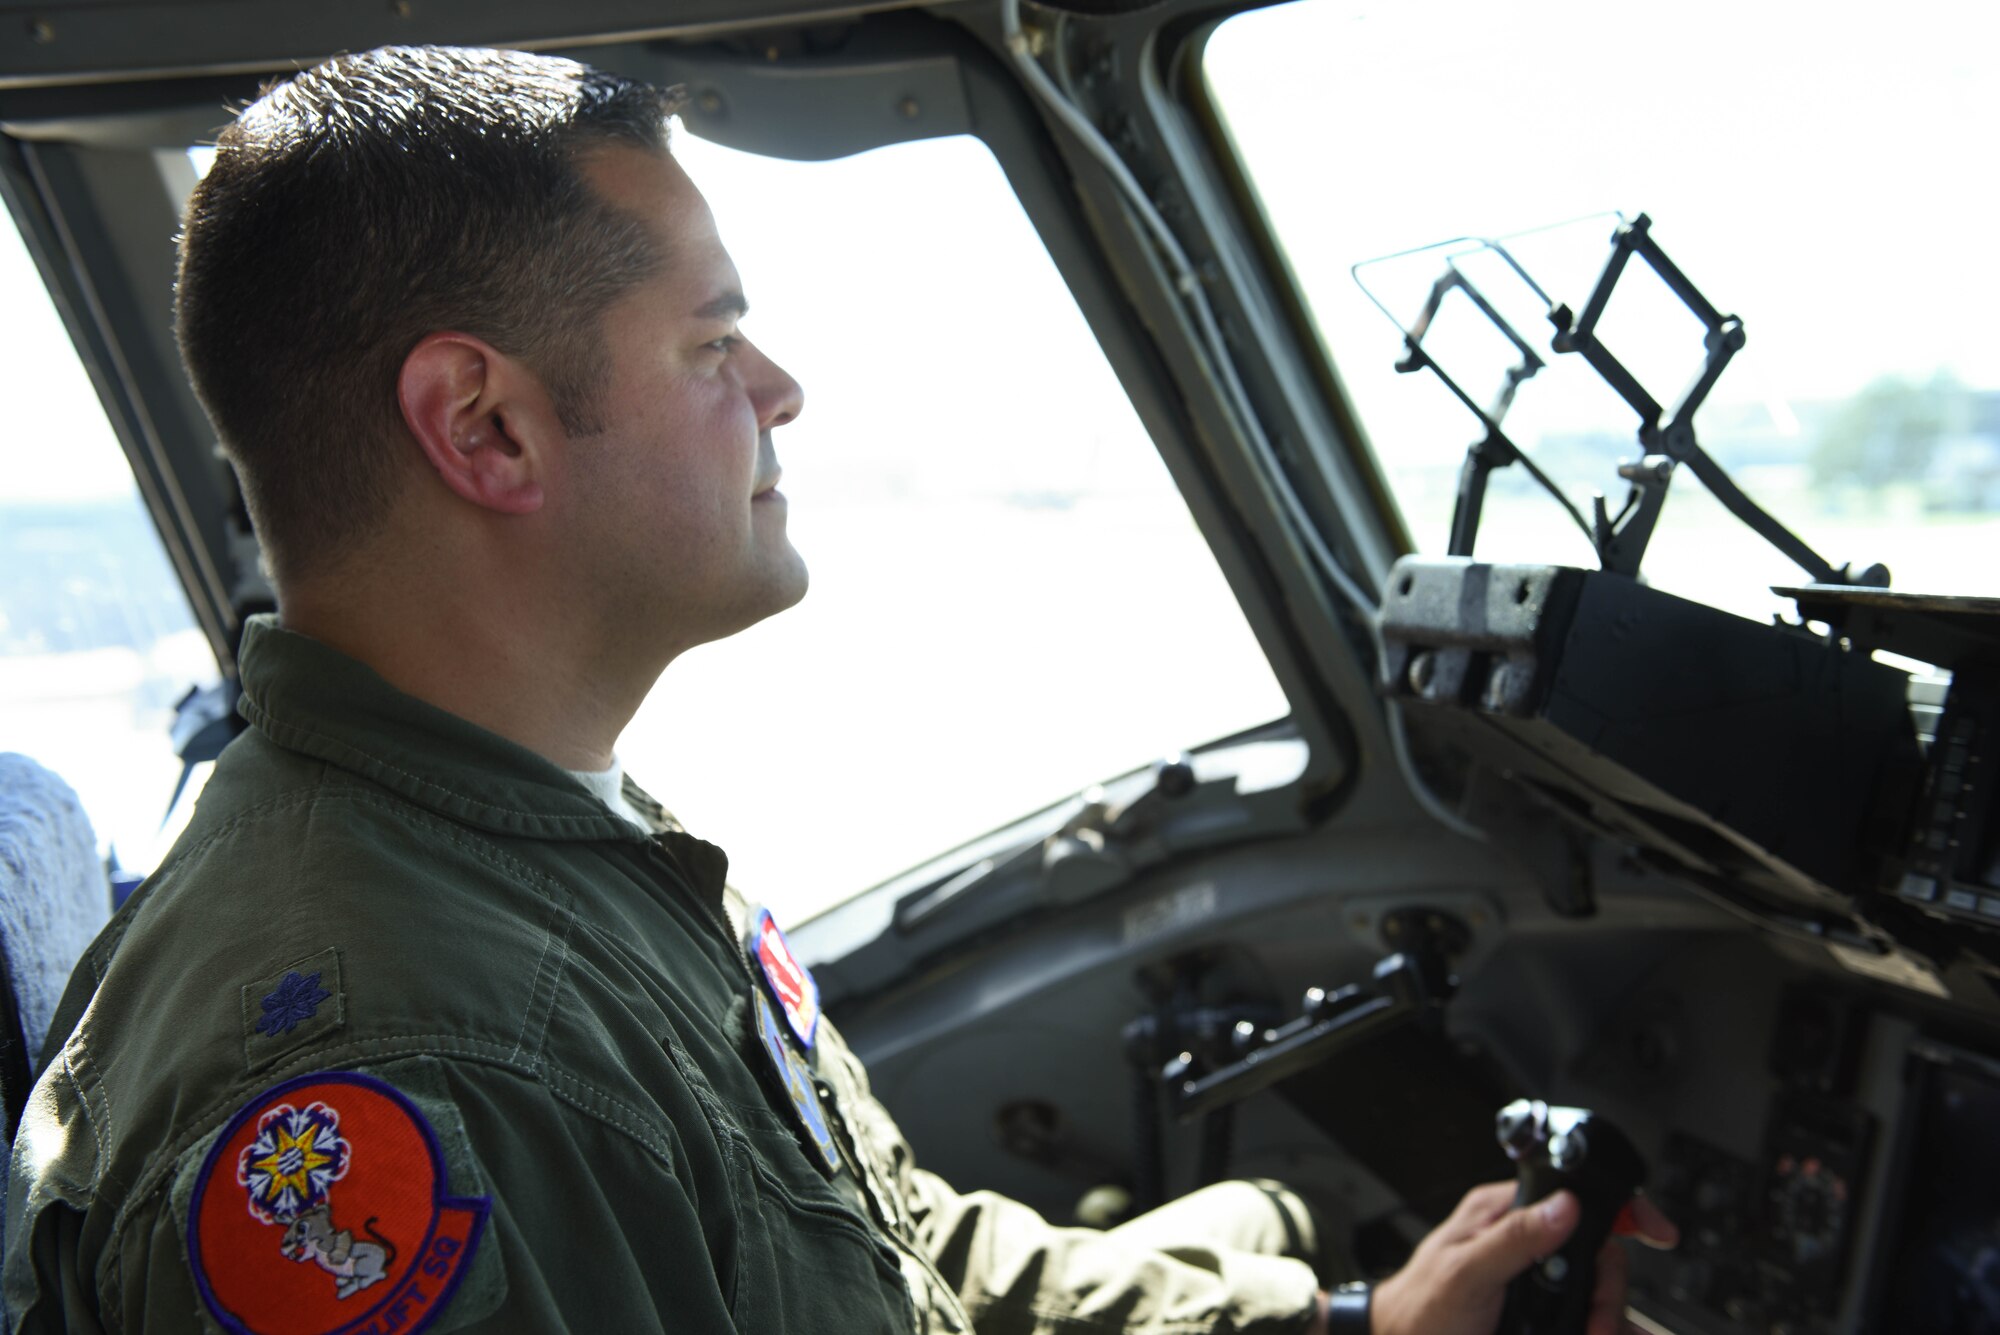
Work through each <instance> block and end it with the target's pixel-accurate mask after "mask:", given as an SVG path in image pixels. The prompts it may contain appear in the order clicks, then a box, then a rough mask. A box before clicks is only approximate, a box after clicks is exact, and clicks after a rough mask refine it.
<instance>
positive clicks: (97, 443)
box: [0, 223, 216, 872]
mask: <svg viewBox="0 0 2000 1335" xmlns="http://www.w3.org/2000/svg"><path fill="white" fill-rule="evenodd" d="M0 311H4V312H6V317H5V318H4V319H0V470H4V475H5V477H6V479H7V480H6V484H5V486H4V487H0V751H17V752H20V753H22V754H24V755H27V756H31V757H33V758H34V759H35V760H37V761H39V762H40V763H41V764H43V765H45V766H47V767H48V768H49V769H51V770H54V771H55V772H56V773H57V774H59V775H61V776H62V777H63V778H64V779H65V780H66V781H67V782H68V783H69V785H70V786H71V787H72V788H74V789H75V790H76V792H77V795H78V797H80V798H81V799H82V801H83V805H84V809H85V810H86V812H87V813H88V814H89V816H90V819H91V824H92V826H93V827H94V828H95V830H96V832H97V837H98V843H99V846H100V851H101V852H104V853H107V854H109V853H112V852H115V853H116V854H117V857H118V859H119V862H120V864H121V865H122V866H123V867H125V868H126V869H128V870H131V871H138V872H143V871H147V870H150V869H151V868H152V865H153V864H154V862H156V861H157V860H158V857H159V855H160V854H161V853H163V852H165V848H166V843H167V842H168V841H167V840H166V839H165V838H164V837H163V836H164V834H166V833H168V832H165V831H163V830H162V828H161V823H162V820H163V818H164V817H165V816H166V814H167V802H168V798H169V797H170V796H171V795H172V793H173V791H174V787H175V784H176V781H177V780H178V779H179V777H180V773H181V762H180V761H179V759H178V758H177V757H176V756H175V754H174V747H173V742H172V740H171V738H170V736H169V729H170V727H171V724H172V722H173V717H174V708H173V707H174V704H175V702H176V701H177V700H179V699H180V697H181V696H183V695H184V694H186V692H187V690H188V688H189V687H191V686H196V685H205V684H208V683H211V682H213V681H214V680H215V679H216V666H215V657H214V655H213V654H212V653H211V652H210V650H209V647H208V641H207V639H206V638H205V637H204V636H203V635H202V633H201V631H200V630H199V629H197V628H196V626H195V623H194V619H193V617H192V615H191V614H190V612H189V610H188V604H187V597H186V595H185V594H184V593H183V592H182V590H181V586H180V584H179V582H178V581H177V580H176V579H175V577H174V574H173V571H172V569H171V568H170V567H169V565H168V563H167V559H166V555H165V553H164V552H163V551H162V550H161V548H160V539H159V536H158V534H157V533H156V532H155V530H154V528H153V525H152V522H151V520H150V519H149V518H148V517H147V515H146V512H145V509H144V507H143V506H141V504H140V501H139V493H138V489H137V487H136V486H135V485H134V483H133V480H132V472H131V469H130V467H129V466H128V465H127V463H126V461H125V455H124V453H123V451H122V450H120V448H119V446H118V442H117V440H116V438H115V437H114V436H113V435H112V433H111V428H110V427H109V425H108V424H107V423H106V422H105V420H104V411H103V409H102V408H101V407H100V406H99V405H98V401H97V396H96V394H95V393H94V392H93V391H92V389H91V385H90V381H89V378H88V377H87V376H86V375H85V374H84V371H83V368H82V366H81V365H80V364H79V363H78V360H77V356H76V353H75V351H74V350H73V348H72V345H71V343H70V340H69V335H68V334H67V333H66V332H65V331H64V329H63V327H62V324H61V322H60V321H59V320H58V318H57V316H56V313H55V310H54V309H53V308H52V307H51V306H50V304H49V298H48V294H47V292H46V291H45V290H44V289H43V287H42V283H41V279H40V277H39V276H38V275H37V274H36V272H35V268H34V265H33V263H32V262H31V261H30V259H29V257H28V254H27V252H26V250H25V249H24V247H23V245H22V243H21V238H20V234H19V233H18V232H16V231H15V229H14V227H13V225H12V224H11V223H5V224H0Z"/></svg>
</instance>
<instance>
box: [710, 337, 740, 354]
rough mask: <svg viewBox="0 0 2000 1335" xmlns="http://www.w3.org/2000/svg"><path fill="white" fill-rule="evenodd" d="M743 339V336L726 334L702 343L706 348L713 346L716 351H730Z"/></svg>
mask: <svg viewBox="0 0 2000 1335" xmlns="http://www.w3.org/2000/svg"><path fill="white" fill-rule="evenodd" d="M742 341H743V340H742V339H741V338H738V337H737V336H736V335H735V334H724V335H723V336H722V337H721V338H716V339H710V340H709V341H708V342H706V343H704V344H702V346H703V347H705V348H711V349H713V350H714V351H716V352H728V351H729V350H730V349H731V348H734V347H735V346H736V345H737V344H738V343H741V342H742Z"/></svg>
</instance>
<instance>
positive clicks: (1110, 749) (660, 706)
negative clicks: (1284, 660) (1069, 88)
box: [186, 129, 1289, 921]
mask: <svg viewBox="0 0 2000 1335" xmlns="http://www.w3.org/2000/svg"><path fill="white" fill-rule="evenodd" d="M673 145H674V150H673V151H674V154H675V156H676V158H677V159H678V160H679V161H680V163H681V165H682V166H683V167H685V168H686V169H687V171H688V174H689V175H690V176H691V177H692V178H693V179H694V182H695V184H696V185H697V186H698V187H699V188H700V189H701V191H702V193H703V195H704V196H705V197H706V198H707V200H708V202H709V206H710V207H711V209H713V211H714V213H715V215H716V221H717V224H718V226H719V228H720V230H721V234H722V239H723V243H724V244H725V245H726V246H727V247H728V248H729V251H730V255H731V258H732V259H734V261H735V263H736V266H737V269H738V270H739V271H740V272H741V274H742V275H743V280H744V294H745V295H746V296H747V297H748V299H749V301H750V304H751V307H752V314H750V315H749V316H748V317H746V318H745V320H744V322H743V325H742V330H743V333H744V334H745V335H746V336H748V337H749V338H751V339H752V340H753V341H755V342H756V344H757V345H758V347H760V348H761V349H762V350H763V351H765V352H766V353H768V354H769V355H770V356H771V357H772V358H773V359H774V360H776V361H777V362H778V363H779V364H780V365H782V366H784V367H785V369H786V370H788V371H790V372H791V373H792V374H793V376H795V377H796V378H797V379H798V380H799V381H800V383H801V384H802V385H803V386H804V390H805V410H804V412H803V413H802V414H801V415H800V417H799V418H798V420H797V421H796V422H794V423H792V424H789V425H787V426H785V427H782V428H780V429H779V430H778V431H777V432H776V434H775V436H774V439H775V441H776V445H777V453H778V459H779V463H780V465H781V466H782V468H783V469H784V480H783V486H782V489H783V491H784V493H785V494H786V496H787V498H788V500H789V516H788V522H789V529H790V532H791V535H792V539H793V542H794V544H795V545H796V546H797V547H798V549H799V551H800V553H801V554H802V555H803V556H804V557H805V560H806V564H807V566H808V567H809V568H810V570H811V574H812V590H811V592H810V593H809V594H808V595H807V597H806V600H805V601H804V603H802V604H801V605H799V606H798V607H796V608H794V609H792V610H791V611H788V612H785V613H783V614H782V615H780V616H777V617H774V618H772V619H771V620H769V621H766V622H764V623H763V624H761V625H759V626H756V627H754V628H752V629H751V630H748V631H745V632H744V633H742V634H740V635H737V636H735V637H734V638H732V639H729V640H725V641H723V642H721V643H718V644H712V645H706V646H703V647H702V648H699V649H696V650H694V651H693V652H692V653H689V654H688V655H686V656H685V657H684V658H682V659H680V660H679V661H677V662H676V663H675V664H674V665H673V666H672V667H670V668H668V670H667V673H666V675H665V676H664V677H663V678H661V681H660V684H659V686H658V687H657V688H655V690H654V691H653V694H652V696H651V697H650V698H649V699H648V701H647V703H646V705H645V707H644V708H643V709H642V710H641V711H640V713H639V715H638V717H637V718H636V719H634V720H633V722H632V725H631V727H630V728H629V729H628V730H627V731H626V733H625V735H624V737H623V739H622V740H621V742H620V744H619V755H620V759H621V760H622V761H623V762H624V763H625V765H626V768H627V770H628V771H629V772H630V773H631V774H633V776H634V777H636V778H637V779H638V780H639V781H640V782H641V783H642V784H644V785H645V786H646V787H647V789H648V790H649V791H650V792H652V793H653V794H654V796H656V797H658V798H659V799H660V800H661V801H662V802H663V803H665V804H666V805H667V806H668V807H670V808H671V809H672V810H673V811H674V814H675V815H676V816H677V817H678V818H679V819H680V820H681V821H682V822H683V823H685V824H686V825H687V826H688V827H689V828H690V829H692V830H695V831H697V832H699V833H700V834H701V835H702V836H703V837H705V838H708V839H711V840H713V841H715V842H716V843H718V844H720V845H722V846H723V847H724V848H725V849H727V850H728V851H729V854H730V863H731V865H730V876H731V879H732V880H733V881H734V882H735V883H736V884H738V885H739V886H741V887H743V888H744V889H745V890H746V891H748V892H750V893H752V894H754V895H756V896H757V897H758V898H760V899H761V900H763V901H764V902H766V903H768V904H770V905H771V907H772V908H773V910H774V911H776V912H778V913H779V914H781V915H782V916H784V917H785V918H786V919H787V920H789V921H797V920H800V919H802V918H804V917H806V916H807V915H809V914H811V913H814V912H816V911H818V910H819V909H822V908H825V907H828V906H830V905H832V904H834V903H836V902H838V901H840V900H842V899H845V898H846V897H848V896H849V895H851V894H853V893H855V892H856V891H859V890H862V889H865V888H867V887H868V886H870V885H872V884H875V883H877V882H879V881H882V880H885V879H887V878H888V877H890V876H892V875H895V874H896V873H898V872H901V871H904V870H906V869H908V868H910V867H912V866H914V865H916V864H918V863H920V862H923V861H925V860H926V859H928V858H930V857H933V856H935V855H936V854H938V853H940V852H942V851H943V850H945V849H947V848H951V847H954V846H956V845H958V844H961V843H964V842H966V841H967V840H970V839H972V838H975V837H976V836H979V835H981V834H984V833H986V832H987V831H989V830H992V829H994V828H996V827H998V826H1000V825H1003V824H1006V823H1008V822H1010V821H1012V820H1014V819H1016V818H1018V817H1020V816H1023V815H1026V814H1028V813H1030V812H1032V811H1036V810H1038V809H1040V808H1043V807H1046V806H1048V805H1050V804H1052V803H1054V802H1057V801H1060V800H1061V799H1063V798H1064V797H1066V796H1068V795H1069V794H1071V793H1074V792H1076V791H1078V790H1079V789H1081V788H1084V787H1087V786H1089V785H1091V784H1093V783H1096V782H1098V781H1100V780H1104V779H1108V778H1110V777H1112V776H1114V775H1117V774H1121V773H1124V772H1126V771H1129V770H1132V769H1136V768H1139V767H1141V766H1144V765H1146V764H1148V763H1150V762H1152V761H1154V760H1157V759H1159V758H1160V757H1162V756H1164V755H1167V754H1170V753H1172V752H1176V751H1180V750H1183V749H1185V748H1188V747H1191V746H1195V745H1198V744H1200V743H1203V742H1207V741H1213V740H1217V739H1220V738H1223V737H1227V736H1231V735H1234V734H1236V733H1239V732H1243V731H1247V730H1249V729H1252V728H1256V727H1259V726H1262V725H1264V724H1268V723H1271V722H1273V721H1274V720H1278V719H1282V718H1283V717H1284V716H1285V715H1286V714H1287V713H1288V712H1289V705H1288V704H1287V702H1286V700H1285V697H1284V694H1283V692H1282V690H1281V689H1280V688H1279V686H1278V684H1277V680H1276V678H1275V677H1274V676H1273V675H1272V673H1271V669H1270V665H1269V663H1268V662H1267V661H1266V660H1265V658H1264V656H1263V653H1262V651H1261V650H1260V649H1259V648H1258V646H1257V643H1256V640H1255V639H1254V637H1253V636H1252V635H1251V633H1250V630H1249V627H1248V626H1247V625H1246V623H1245V621H1244V619H1243V613H1242V610H1241V608H1240V607H1239V606H1238V605H1237V603H1236V600H1235V598H1234V596H1233V595H1232V594H1231V593H1230V591H1229V588H1228V585H1227V584H1226V583H1225V582H1224V581H1223V578H1222V575H1221V572H1220V571H1219V570H1218V569H1217V567H1216V564H1215V560H1214V557H1213V556H1212V555H1211V553H1210V552H1209V549H1208V547H1207V544H1206V543H1205V542H1204V540H1203V539H1202V536H1201V534H1200V532H1199V530H1197V529H1196V527H1195V524H1194V521H1193V519H1192V517H1191V516H1190V515H1189V513H1188V509H1187V505H1186V503H1185V502H1184V501H1183V500H1182V498H1181V496H1180V493H1179V492H1178V491H1177V490H1176V489H1175V487H1174V484H1173V481H1172V479H1171V478H1170V477H1169V475H1168V474H1167V471H1166V469H1165V466H1164V465H1163V464H1162V463H1161V460H1160V456H1159V454H1158V452H1157V451H1156V450H1155V449H1154V447H1153V444H1152V441H1151V440H1150V439H1149V438H1148V436H1147V434H1146V432H1145V429H1144V427H1143V426H1142V424H1141V423H1140V421H1139V419H1138V416H1137V414H1136V413H1135V412H1134V411H1133V408H1132V405H1131V401H1130V400H1129V399H1128V398H1127V397H1126V395H1125V392H1124V390H1123V389H1122V387H1121V386H1120V385H1119V383H1118V380H1117V378H1116V376H1115V375H1114V374H1113V372H1112V370H1111V368H1110V366H1109V365H1108V364H1107V363H1106V361H1105V358H1104V353H1103V351H1102V350H1101V349H1100V348H1099V346H1098V344H1097V342H1096V339H1095V338H1094V337H1093V335H1092V334H1091V332H1090V329H1089V327H1088V326H1087V325H1086V324H1085V322H1084V319H1083V316H1082V313H1081V312H1080V311H1079V310H1078V309H1077V306H1076V303H1075V300H1074V299H1073V298H1072V297H1071V296H1070V294H1069V291H1068V289H1067V288H1066V287H1065V286H1064V285H1063V282H1062V279H1061V276H1060V275H1059V274H1058V273H1057V272H1056V269H1055V266H1054V264H1053V263H1052V262H1051V261H1050V259H1049V257H1048V252H1047V251H1046V250H1045V249H1044V248H1043V246H1042V243H1041V240H1040V238H1039V237H1038V236H1037V235H1036V233H1035V231H1034V228H1033V225H1032V224H1031V223H1030V222H1029V221H1028V218H1027V216H1026V215H1025V214H1024V213H1023V212H1022V210H1021V207H1020V204H1019V202H1018V201H1017V200H1016V198H1015V196H1014V193H1013V190H1012V188H1011V187H1010V186H1009V185H1008V184H1007V181H1006V178H1005V177H1004V176H1003V175H1002V173H1001V171H1000V168H999V165H998V164H997V163H996V162H995V161H994V159H993V157H992V155H991V153H990V152H989V151H988V150H987V149H986V148H985V146H984V145H982V144H980V143H979V142H978V141H977V140H975V139H971V138H964V137H959V138H949V139H933V140H925V141H920V142H915V143H906V144H899V145H894V146H891V147H887V148H882V149H877V150H875V151H873V152H869V153H863V154H860V155H857V156H854V157H850V158H845V159H840V160H837V161H832V162H816V163H801V162H790V161H781V160H778V159H773V158H766V157H762V156H758V155H755V154H749V153H741V152H736V151H733V150H730V149H727V148H722V147H719V146H717V145H715V144H713V143H710V142H707V141H705V140H702V139H699V138H696V137H695V136H694V135H692V134H689V133H686V132H684V131H681V130H679V129H677V130H676V133H675V135H674V140H673ZM186 161H188V162H190V163H191V164H192V165H193V168H194V170H195V172H196V173H199V172H201V171H205V170H206V169H207V167H208V165H209V163H210V161H212V153H207V152H203V151H200V150H196V151H195V152H192V153H190V154H189V155H188V156H187V159H186ZM188 184H189V185H190V186H191V185H192V179H191V178H190V180H189V182H188Z"/></svg>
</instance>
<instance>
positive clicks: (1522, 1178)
mask: <svg viewBox="0 0 2000 1335" xmlns="http://www.w3.org/2000/svg"><path fill="white" fill-rule="evenodd" d="M1495 1131H1496V1133H1497V1134H1498V1136H1499V1139H1500V1148H1501V1149H1503V1150H1505V1151H1506V1152H1507V1157H1508V1158H1510V1159H1512V1160H1513V1161H1514V1169H1515V1173H1516V1175H1517V1181H1516V1187H1515V1191H1514V1204H1515V1205H1516V1206H1524V1205H1532V1204H1534V1203H1535V1202H1536V1201H1539V1200H1543V1199H1545V1198H1546V1197H1548V1196H1549V1195H1550V1194H1551V1193H1553V1192H1557V1191H1562V1190H1564V1189H1567V1190H1569V1191H1573V1192H1575V1193H1576V1197H1577V1200H1578V1201H1579V1202H1581V1203H1582V1205H1583V1217H1582V1218H1581V1219H1579V1220H1578V1221H1577V1225H1576V1231H1575V1232H1574V1233H1572V1234H1570V1236H1569V1241H1567V1242H1565V1243H1564V1244H1563V1245H1562V1248H1561V1250H1559V1251H1557V1252H1556V1253H1555V1254H1554V1255H1552V1256H1548V1257H1545V1258H1543V1259H1542V1260H1540V1261H1538V1262H1536V1263H1535V1264H1534V1265H1533V1266H1531V1267H1529V1268H1528V1269H1527V1270H1526V1271H1524V1272H1523V1273H1522V1274H1520V1275H1517V1276H1516V1277H1515V1278H1514V1282H1513V1283H1512V1284H1509V1285H1508V1286H1507V1304H1506V1307H1505V1308H1504V1309H1503V1310H1502V1312H1501V1316H1500V1327H1499V1332H1498V1335H1584V1327H1585V1325H1586V1323H1587V1322H1588V1321H1589V1319H1590V1297H1591V1294H1592V1293H1593V1292H1594V1291H1595V1290H1596V1287H1597V1253H1598V1250H1599V1249H1600V1248H1602V1247H1603V1246H1604V1240H1605V1239H1606V1238H1608V1237H1610V1236H1611V1226H1612V1225H1613V1224H1614V1223H1616V1222H1617V1220H1618V1214H1619V1211H1621V1210H1623V1209H1624V1208H1625V1204H1626V1202H1628V1201H1630V1200H1631V1199H1632V1194H1633V1193H1634V1192H1636V1191H1637V1190H1638V1189H1639V1187H1640V1185H1641V1184H1642V1183H1644V1182H1645V1180H1646V1162H1645V1160H1644V1159H1642V1158H1640V1157H1639V1151H1638V1150H1636V1149H1634V1148H1633V1146H1632V1142H1631V1141H1629V1140H1627V1139H1626V1138H1625V1135H1624V1133H1623V1132H1621V1131H1620V1130H1619V1129H1618V1128H1617V1127H1615V1126H1613V1125H1611V1123H1609V1122H1607V1121H1605V1120H1604V1119H1603V1118H1602V1117H1599V1116H1597V1115H1596V1114H1595V1113H1592V1112H1591V1111H1590V1110H1589V1109H1587V1108H1554V1107H1550V1106H1549V1105H1548V1104H1546V1103H1543V1102H1541V1101H1540V1100H1539V1099H1516V1100H1515V1101H1514V1102H1512V1103H1510V1104H1508V1105H1507V1106H1506V1107H1505V1108H1502V1109H1501V1110H1500V1115H1499V1117H1498V1118H1497V1119H1496V1123H1495Z"/></svg>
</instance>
